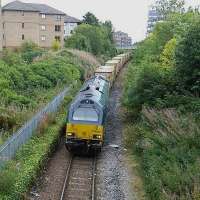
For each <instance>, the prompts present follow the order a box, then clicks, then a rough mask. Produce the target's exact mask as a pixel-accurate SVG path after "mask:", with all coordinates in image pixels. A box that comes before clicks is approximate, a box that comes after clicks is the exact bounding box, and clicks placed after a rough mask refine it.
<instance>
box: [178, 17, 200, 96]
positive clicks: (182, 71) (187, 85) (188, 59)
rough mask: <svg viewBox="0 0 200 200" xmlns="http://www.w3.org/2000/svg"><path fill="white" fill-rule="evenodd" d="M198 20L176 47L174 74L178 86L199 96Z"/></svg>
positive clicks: (199, 41)
mask: <svg viewBox="0 0 200 200" xmlns="http://www.w3.org/2000/svg"><path fill="white" fill-rule="evenodd" d="M199 32H200V20H199V21H198V22H196V23H194V24H193V25H192V26H191V27H190V28H189V30H188V32H187V33H186V34H185V36H184V37H183V38H182V40H181V42H180V43H179V44H178V46H177V49H176V54H175V58H176V71H177V73H176V75H177V78H178V81H179V83H181V84H180V85H181V86H180V87H184V89H186V90H190V91H191V92H192V93H193V94H194V95H196V96H198V97H199V96H200V67H199V66H200V56H199V55H200V34H199Z"/></svg>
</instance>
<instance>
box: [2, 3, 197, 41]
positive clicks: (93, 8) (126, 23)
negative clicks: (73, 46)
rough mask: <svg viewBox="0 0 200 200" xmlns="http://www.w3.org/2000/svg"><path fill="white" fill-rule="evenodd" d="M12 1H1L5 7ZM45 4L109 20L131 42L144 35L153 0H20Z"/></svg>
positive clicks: (71, 13)
mask: <svg viewBox="0 0 200 200" xmlns="http://www.w3.org/2000/svg"><path fill="white" fill-rule="evenodd" d="M11 1H12V0H2V5H5V4H6V3H8V2H11ZM21 1H23V2H31V3H45V4H48V5H50V6H52V7H54V8H57V9H59V10H62V11H64V12H66V13H67V14H68V15H71V16H74V17H77V18H79V19H82V16H83V15H84V14H85V13H86V12H88V11H90V12H92V13H94V14H95V15H96V16H97V17H98V18H99V19H100V20H102V21H104V20H111V21H112V22H113V25H114V27H115V30H122V31H124V32H127V33H128V34H129V35H130V36H131V37H132V38H133V41H139V40H142V39H143V38H144V37H145V33H146V23H147V13H148V7H149V5H151V4H152V3H153V2H154V1H155V0H21ZM186 3H187V6H188V5H191V6H197V5H200V0H186Z"/></svg>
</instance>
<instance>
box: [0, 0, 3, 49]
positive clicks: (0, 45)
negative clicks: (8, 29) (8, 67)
mask: <svg viewBox="0 0 200 200" xmlns="http://www.w3.org/2000/svg"><path fill="white" fill-rule="evenodd" d="M2 37H3V24H2V13H1V0H0V52H1V51H2V49H3V38H2Z"/></svg>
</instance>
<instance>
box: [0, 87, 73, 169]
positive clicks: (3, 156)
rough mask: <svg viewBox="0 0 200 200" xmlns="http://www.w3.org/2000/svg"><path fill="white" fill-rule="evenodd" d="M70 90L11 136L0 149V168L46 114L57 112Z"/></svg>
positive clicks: (30, 134)
mask: <svg viewBox="0 0 200 200" xmlns="http://www.w3.org/2000/svg"><path fill="white" fill-rule="evenodd" d="M70 88H71V86H70V87H68V88H66V89H65V90H64V91H63V92H61V93H60V94H59V95H58V96H57V97H55V98H54V100H53V101H52V102H50V103H49V104H48V105H47V106H46V107H45V108H43V109H42V110H41V111H40V112H38V113H37V114H36V115H35V116H34V117H33V118H32V119H31V120H30V121H28V122H26V123H25V125H24V126H23V127H22V128H20V129H19V130H18V131H17V132H16V133H14V134H13V136H12V137H10V138H9V139H8V140H7V141H6V142H5V143H4V144H3V145H2V146H1V147H0V166H2V165H3V164H4V163H5V162H6V161H8V160H10V159H12V158H13V157H14V155H15V153H16V151H17V150H18V149H19V148H20V147H21V146H22V145H23V144H25V143H26V142H27V141H28V140H29V139H30V137H31V136H32V135H33V134H34V132H35V131H36V129H37V128H38V125H39V124H40V121H41V120H42V118H44V117H45V116H46V115H47V114H50V113H55V112H56V111H57V110H58V108H59V106H60V105H61V104H62V102H63V100H64V98H65V96H66V94H67V93H68V92H69V90H70Z"/></svg>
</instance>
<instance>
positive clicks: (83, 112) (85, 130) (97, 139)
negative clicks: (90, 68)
mask: <svg viewBox="0 0 200 200" xmlns="http://www.w3.org/2000/svg"><path fill="white" fill-rule="evenodd" d="M129 57H130V53H126V54H121V55H118V56H117V57H115V58H114V59H113V60H112V61H109V62H107V63H106V65H105V66H101V67H99V68H97V69H96V71H95V73H94V75H93V76H92V77H91V78H89V79H88V80H86V81H85V83H84V84H83V86H82V88H81V90H80V91H79V93H78V94H77V96H76V97H75V98H74V100H73V101H72V103H71V105H70V108H69V112H68V117H67V127H66V143H65V144H66V148H67V149H68V150H69V151H74V150H80V149H83V150H84V151H89V150H95V151H100V150H101V148H102V145H103V141H104V135H105V119H106V114H107V106H108V100H109V92H110V88H111V87H112V85H113V82H114V80H115V78H116V76H117V74H118V73H119V71H120V70H121V68H122V67H123V66H124V64H125V63H126V62H127V61H128V59H129Z"/></svg>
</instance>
